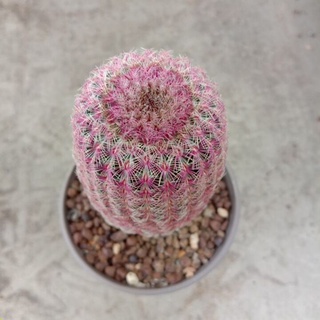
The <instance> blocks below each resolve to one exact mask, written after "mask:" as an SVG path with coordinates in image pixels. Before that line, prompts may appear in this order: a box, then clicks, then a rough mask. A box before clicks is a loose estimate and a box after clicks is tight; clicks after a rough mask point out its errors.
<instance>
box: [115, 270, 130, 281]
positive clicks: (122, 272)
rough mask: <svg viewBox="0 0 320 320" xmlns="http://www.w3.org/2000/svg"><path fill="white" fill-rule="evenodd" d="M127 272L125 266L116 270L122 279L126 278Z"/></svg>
mask: <svg viewBox="0 0 320 320" xmlns="http://www.w3.org/2000/svg"><path fill="white" fill-rule="evenodd" d="M127 273H128V272H127V270H126V269H125V268H123V267H120V268H118V269H117V270H116V274H117V276H118V277H119V278H120V279H121V280H122V279H125V278H126V275H127Z"/></svg>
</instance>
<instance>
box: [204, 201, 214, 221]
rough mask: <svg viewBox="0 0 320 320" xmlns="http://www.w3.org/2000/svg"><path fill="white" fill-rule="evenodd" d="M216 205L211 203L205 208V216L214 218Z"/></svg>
mask: <svg viewBox="0 0 320 320" xmlns="http://www.w3.org/2000/svg"><path fill="white" fill-rule="evenodd" d="M214 211H215V210H214V206H213V205H212V204H209V205H208V206H207V207H206V208H205V210H204V212H203V215H204V216H205V217H207V218H212V217H213V214H214Z"/></svg>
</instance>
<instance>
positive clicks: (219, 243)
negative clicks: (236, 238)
mask: <svg viewBox="0 0 320 320" xmlns="http://www.w3.org/2000/svg"><path fill="white" fill-rule="evenodd" d="M222 242H223V239H222V238H221V237H215V238H214V243H215V245H216V246H217V247H219V246H220V245H221V243H222Z"/></svg>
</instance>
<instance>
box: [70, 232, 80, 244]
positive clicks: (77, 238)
mask: <svg viewBox="0 0 320 320" xmlns="http://www.w3.org/2000/svg"><path fill="white" fill-rule="evenodd" d="M72 237H73V241H74V243H75V244H79V243H80V241H81V240H82V235H81V233H80V232H75V233H74V234H73V236H72Z"/></svg>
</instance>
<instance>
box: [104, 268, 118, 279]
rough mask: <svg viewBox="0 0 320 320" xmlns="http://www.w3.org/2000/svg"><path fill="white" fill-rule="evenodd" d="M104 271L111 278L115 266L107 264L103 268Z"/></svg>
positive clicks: (114, 271)
mask: <svg viewBox="0 0 320 320" xmlns="http://www.w3.org/2000/svg"><path fill="white" fill-rule="evenodd" d="M104 273H105V274H106V275H107V276H109V277H111V278H113V277H114V275H115V273H116V267H115V266H107V267H106V268H105V269H104Z"/></svg>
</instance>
